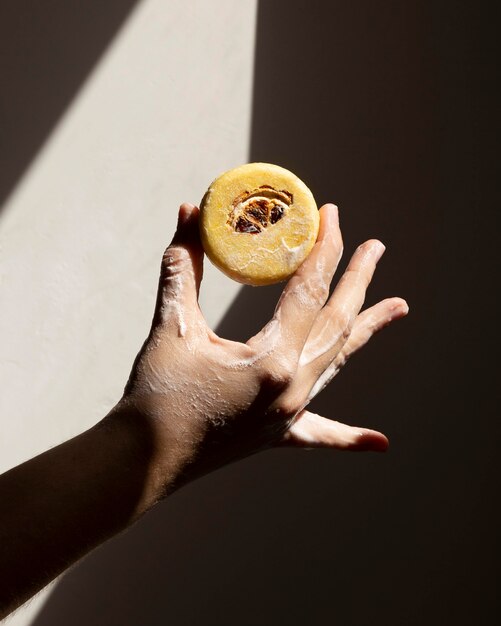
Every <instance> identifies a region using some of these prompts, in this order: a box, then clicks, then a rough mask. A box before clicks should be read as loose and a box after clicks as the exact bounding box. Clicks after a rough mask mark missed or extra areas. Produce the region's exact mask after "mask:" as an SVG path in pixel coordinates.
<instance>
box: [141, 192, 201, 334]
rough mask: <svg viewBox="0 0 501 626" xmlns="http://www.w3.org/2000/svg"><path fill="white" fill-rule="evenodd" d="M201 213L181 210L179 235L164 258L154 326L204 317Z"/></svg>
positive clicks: (193, 209)
mask: <svg viewBox="0 0 501 626" xmlns="http://www.w3.org/2000/svg"><path fill="white" fill-rule="evenodd" d="M198 214H199V210H198V208H197V207H195V206H194V205H192V204H188V203H184V204H182V205H181V206H180V208H179V215H178V222H177V228H176V232H175V234H174V237H173V239H172V242H171V243H170V245H169V247H168V248H167V249H166V250H165V252H164V255H163V258H162V264H161V268H160V280H159V285H158V293H157V302H156V306H155V316H154V320H153V322H154V324H168V323H169V322H170V321H171V320H172V319H174V320H177V321H178V322H179V318H180V317H181V314H182V317H183V319H189V318H190V317H191V318H193V315H194V314H198V315H199V314H200V309H199V306H198V293H199V290H200V283H201V281H202V275H203V248H202V244H201V241H200V236H199V231H198ZM178 325H179V324H178ZM180 330H181V329H180ZM181 334H183V333H181Z"/></svg>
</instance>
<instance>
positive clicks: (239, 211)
mask: <svg viewBox="0 0 501 626" xmlns="http://www.w3.org/2000/svg"><path fill="white" fill-rule="evenodd" d="M318 227H319V213H318V208H317V205H316V203H315V199H314V198H313V194H312V193H311V191H310V190H309V189H308V187H307V186H306V185H305V184H304V183H303V181H302V180H300V179H299V178H298V177H297V176H295V175H294V174H293V173H292V172H289V170H286V169H284V168H283V167H279V166H278V165H272V164H270V163H248V164H246V165H241V166H240V167H236V168H235V169H232V170H229V171H228V172H225V173H224V174H221V176H219V177H218V178H216V180H215V181H214V182H213V183H212V184H211V185H210V187H209V189H208V190H207V192H206V194H205V195H204V197H203V199H202V202H201V205H200V234H201V238H202V244H203V246H204V249H205V252H206V254H207V256H208V257H209V259H210V260H211V261H212V262H213V263H214V265H216V266H217V267H218V268H219V269H220V270H221V271H222V272H224V273H225V274H227V275H228V276H230V277H231V278H233V279H234V280H237V281H238V282H241V283H247V284H249V285H271V284H272V283H277V282H280V281H281V280H285V279H286V278H288V277H289V276H291V274H293V273H294V272H295V271H296V269H297V268H298V267H299V266H300V265H301V263H302V262H303V261H304V260H305V259H306V257H307V256H308V254H309V253H310V251H311V249H312V247H313V245H314V243H315V241H316V239H317V235H318Z"/></svg>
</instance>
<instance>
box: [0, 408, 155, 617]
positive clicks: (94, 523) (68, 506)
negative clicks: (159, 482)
mask: <svg viewBox="0 0 501 626" xmlns="http://www.w3.org/2000/svg"><path fill="white" fill-rule="evenodd" d="M154 458H155V442H154V439H153V438H152V436H150V434H149V433H148V431H147V430H145V428H144V425H143V424H142V423H140V422H139V421H138V420H136V418H135V415H134V414H132V413H131V412H130V411H121V412H118V413H114V414H112V415H111V416H110V417H108V418H105V419H104V420H103V421H102V422H100V423H99V424H98V425H96V426H95V427H93V428H91V429H90V430H88V431H86V432H84V433H82V434H81V435H79V436H77V437H75V438H73V439H71V440H69V441H67V442H65V443H63V444H61V445H59V446H57V447H55V448H53V449H51V450H49V451H47V452H45V453H43V454H41V455H39V456H37V457H35V458H34V459H31V460H30V461H27V462H26V463H23V464H22V465H20V466H18V467H15V468H14V469H12V470H10V471H8V472H6V473H5V474H3V475H2V476H0V581H1V584H0V619H1V618H2V617H5V616H6V615H7V614H8V613H10V612H11V611H12V610H14V609H15V608H16V607H18V606H19V605H20V604H22V603H23V602H25V601H26V600H27V599H28V598H30V597H31V596H32V595H33V594H35V593H36V592H37V591H39V590H40V589H42V588H43V587H44V586H45V585H46V584H48V583H49V582H50V581H51V580H53V579H54V578H55V577H56V576H58V575H59V574H60V573H61V572H63V571H64V570H65V569H66V568H67V567H68V566H70V565H71V564H72V563H75V562H76V561H77V560H78V559H79V558H81V557H82V556H84V555H85V554H86V553H88V552H89V551H90V550H92V549H93V548H94V547H96V546H97V545H99V544H100V543H102V542H103V541H105V540H106V539H108V538H110V537H111V536H113V535H115V534H117V533H119V532H121V531H122V530H124V529H125V528H127V527H128V526H129V525H130V524H132V523H133V522H134V521H135V520H137V519H138V518H139V517H140V516H141V515H142V514H143V513H144V512H145V511H146V510H147V509H148V508H150V507H151V506H152V505H153V503H154V502H155V500H156V499H157V495H158V494H157V487H156V478H155V472H156V468H155V466H154Z"/></svg>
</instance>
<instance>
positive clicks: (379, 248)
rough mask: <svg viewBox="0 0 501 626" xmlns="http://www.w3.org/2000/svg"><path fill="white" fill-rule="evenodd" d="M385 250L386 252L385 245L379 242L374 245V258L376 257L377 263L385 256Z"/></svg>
mask: <svg viewBox="0 0 501 626" xmlns="http://www.w3.org/2000/svg"><path fill="white" fill-rule="evenodd" d="M385 250H386V246H385V245H384V243H381V242H380V241H377V242H376V243H375V244H374V247H373V251H374V256H375V257H376V260H377V261H379V259H380V258H381V257H382V256H383V253H384V251H385Z"/></svg>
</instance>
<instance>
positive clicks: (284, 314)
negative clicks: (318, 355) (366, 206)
mask: <svg viewBox="0 0 501 626" xmlns="http://www.w3.org/2000/svg"><path fill="white" fill-rule="evenodd" d="M342 251H343V241H342V237H341V231H340V229H339V217H338V209H337V207H336V206H335V205H334V204H325V205H324V206H322V207H321V208H320V229H319V233H318V238H317V241H316V243H315V245H314V246H313V248H312V251H311V253H310V254H309V255H308V257H307V259H306V260H305V261H304V263H303V264H302V265H301V266H300V267H299V269H298V270H297V271H296V272H295V273H294V275H293V276H292V278H291V279H290V280H289V282H288V283H287V285H286V287H285V289H284V290H283V292H282V295H281V296H280V300H279V301H278V304H277V306H276V309H275V313H274V316H273V319H272V320H271V321H270V322H269V323H268V324H267V325H266V326H265V327H264V328H263V330H262V331H261V332H260V333H258V334H257V335H256V336H255V337H253V338H252V344H253V345H255V344H256V343H259V341H260V339H263V340H265V338H266V337H267V336H268V334H269V332H268V330H269V328H268V327H269V326H270V325H273V328H274V330H275V331H276V330H279V331H280V336H281V338H282V342H281V344H280V346H279V348H278V349H279V350H280V351H284V352H286V353H287V354H290V351H291V350H292V351H293V353H294V354H295V356H296V357H297V358H299V355H300V354H301V350H302V349H303V346H304V344H305V342H306V339H307V338H308V335H309V332H310V330H311V327H312V325H313V322H314V321H315V318H316V316H317V314H318V312H319V311H320V310H321V309H322V307H323V306H324V304H325V302H326V300H327V298H328V296H329V286H330V282H331V280H332V277H333V275H334V272H335V271H336V267H337V265H338V263H339V260H340V258H341V254H342ZM277 326H278V329H277Z"/></svg>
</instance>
